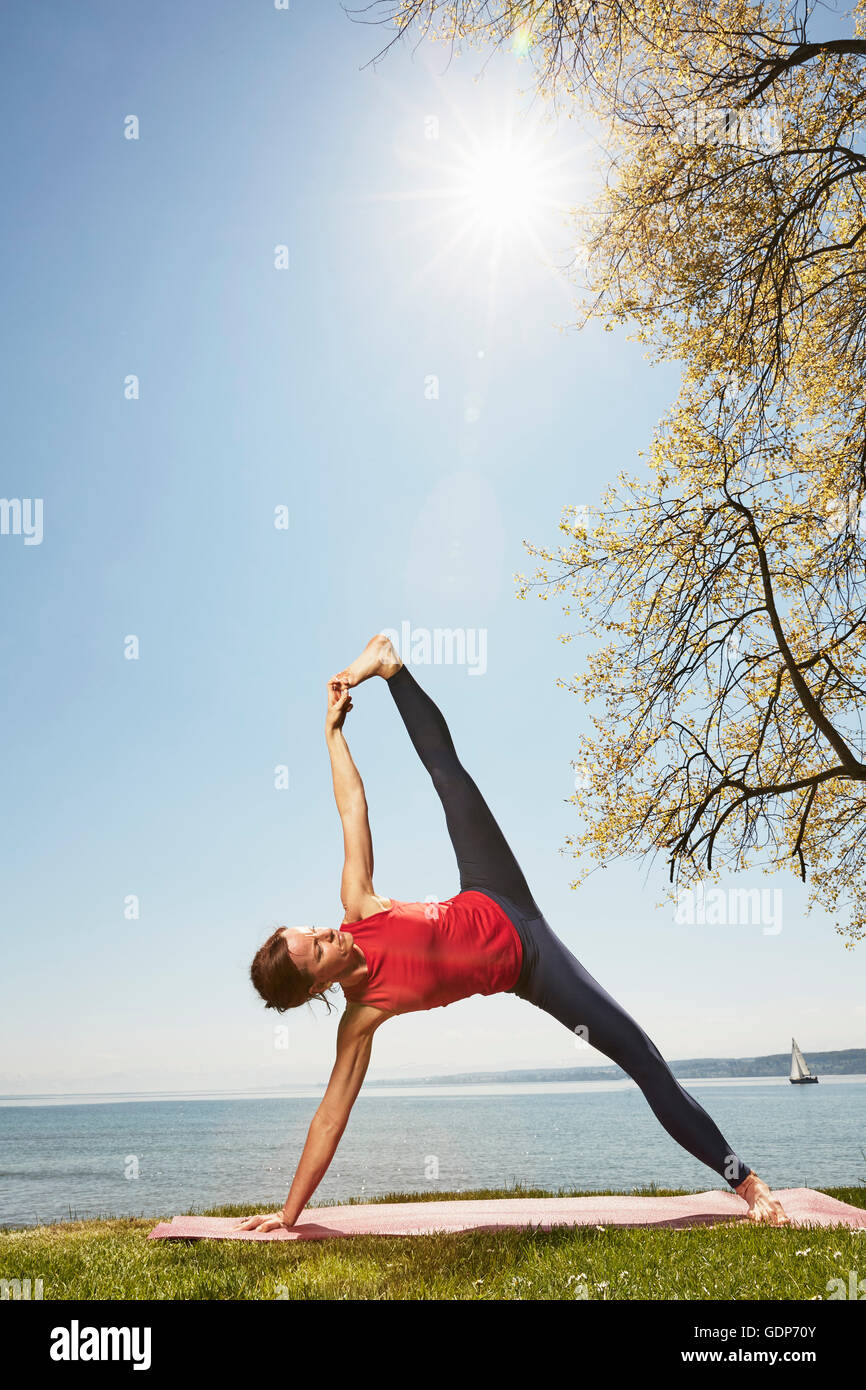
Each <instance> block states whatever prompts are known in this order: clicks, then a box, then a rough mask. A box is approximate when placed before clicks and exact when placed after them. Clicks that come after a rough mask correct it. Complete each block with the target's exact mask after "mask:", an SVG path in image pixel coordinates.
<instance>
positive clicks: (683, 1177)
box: [0, 1076, 866, 1226]
mask: <svg viewBox="0 0 866 1390" xmlns="http://www.w3.org/2000/svg"><path fill="white" fill-rule="evenodd" d="M681 1084H682V1085H683V1086H684V1087H685V1089H686V1090H687V1091H689V1092H690V1093H691V1094H692V1095H693V1096H694V1097H695V1098H696V1099H697V1100H698V1101H699V1102H700V1103H701V1105H703V1106H704V1108H705V1109H706V1110H707V1111H708V1112H709V1114H710V1115H711V1116H712V1118H713V1119H714V1120H715V1122H716V1124H717V1125H718V1126H719V1128H720V1129H721V1131H722V1133H723V1134H724V1136H725V1138H726V1139H727V1140H728V1142H729V1143H730V1144H731V1145H732V1147H733V1148H734V1149H735V1151H736V1152H737V1153H738V1154H739V1155H740V1157H741V1158H742V1159H743V1160H744V1162H746V1163H748V1164H749V1165H750V1167H752V1168H754V1169H755V1171H756V1172H758V1173H759V1174H760V1175H761V1177H762V1178H764V1180H765V1181H766V1182H768V1183H769V1184H770V1185H771V1186H772V1187H801V1186H808V1187H825V1186H857V1185H859V1184H860V1183H866V1077H864V1076H857V1077H827V1078H825V1079H823V1080H821V1081H820V1082H819V1084H818V1085H817V1086H791V1085H789V1083H788V1081H787V1079H786V1078H782V1077H780V1078H775V1077H772V1078H761V1079H754V1078H749V1079H743V1080H735V1079H728V1078H726V1079H725V1080H719V1081H716V1080H695V1081H689V1080H687V1079H684V1078H683V1079H681ZM320 1096H321V1092H320V1091H313V1090H312V1088H311V1089H310V1090H308V1091H304V1092H280V1093H271V1094H258V1095H243V1094H226V1095H219V1096H213V1095H211V1096H195V1095H189V1096H181V1097H177V1096H174V1097H167V1096H154V1097H148V1098H146V1099H136V1098H133V1097H86V1098H85V1097H82V1098H77V1099H76V1100H75V1101H74V1102H71V1101H70V1100H69V1099H65V1098H61V1097H57V1098H53V1099H52V1100H51V1101H49V1102H48V1103H46V1100H45V1098H40V1097H33V1098H18V1097H6V1098H2V1097H0V1225H4V1226H9V1225H30V1224H35V1223H37V1222H49V1221H57V1220H63V1219H68V1218H69V1217H70V1216H76V1217H90V1216H103V1215H116V1216H120V1215H133V1216H148V1217H150V1216H152V1217H155V1218H156V1217H164V1216H171V1215H173V1214H175V1213H177V1212H185V1211H190V1210H191V1209H193V1208H199V1209H200V1208H202V1207H208V1206H216V1205H219V1204H222V1203H243V1204H245V1205H248V1206H249V1210H250V1211H251V1212H254V1211H267V1210H276V1209H277V1208H279V1207H281V1206H282V1204H283V1202H284V1201H285V1199H286V1195H287V1193H288V1190H289V1186H290V1184H291V1180H292V1177H293V1176H294V1172H295V1167H296V1165H297V1162H298V1159H299V1157H300V1154H301V1150H302V1148H303V1145H304V1141H305V1138H306V1134H307V1128H308V1126H309V1123H310V1120H311V1119H312V1116H313V1113H314V1111H315V1109H316V1106H317V1105H318V1102H319V1099H320ZM652 1182H654V1183H656V1184H658V1185H659V1186H664V1187H686V1188H697V1189H701V1190H707V1189H712V1188H719V1187H725V1186H726V1184H725V1182H724V1180H723V1179H722V1178H720V1177H719V1176H718V1175H717V1174H715V1173H714V1172H713V1170H712V1169H710V1168H707V1167H706V1166H705V1165H704V1164H702V1163H699V1162H698V1161H697V1159H694V1158H692V1156H691V1155H690V1154H688V1153H686V1152H685V1151H684V1150H683V1149H681V1148H680V1147H679V1145H678V1144H676V1143H675V1142H674V1140H673V1139H671V1137H670V1136H669V1135H668V1134H667V1132H666V1131H665V1130H664V1129H663V1128H662V1127H661V1125H660V1124H659V1123H658V1121H657V1120H656V1118H655V1116H654V1115H653V1113H652V1111H651V1110H650V1108H649V1106H648V1105H647V1103H646V1101H645V1100H644V1097H643V1095H642V1094H641V1092H640V1091H639V1090H638V1089H637V1087H636V1086H635V1085H634V1083H633V1082H631V1081H628V1080H627V1081H620V1082H611V1083H608V1082H571V1083H554V1082H551V1083H539V1084H508V1085H494V1084H490V1085H483V1086H468V1085H460V1086H415V1087H412V1086H405V1087H399V1088H398V1087H387V1088H385V1087H382V1088H380V1089H378V1090H377V1089H376V1088H375V1087H373V1086H371V1087H369V1088H367V1087H365V1088H364V1090H363V1091H362V1092H361V1094H360V1096H359V1097H358V1100H357V1101H356V1102H355V1106H354V1109H353V1111H352V1115H351V1117H350V1120H349V1124H348V1127H347V1129H346V1131H345V1133H344V1134H343V1137H342V1139H341V1141H340V1146H339V1148H338V1149H337V1152H336V1155H335V1156H334V1160H333V1163H332V1164H331V1168H330V1170H329V1172H328V1173H327V1174H326V1175H325V1177H324V1179H323V1180H322V1182H321V1184H320V1186H319V1187H318V1189H317V1191H316V1193H315V1194H314V1196H313V1198H312V1199H311V1202H310V1205H313V1206H315V1205H316V1204H317V1203H318V1202H326V1201H344V1200H346V1199H347V1198H348V1197H372V1196H379V1195H381V1194H383V1193H386V1192H394V1191H400V1192H420V1191H431V1190H432V1191H436V1190H440V1191H451V1190H460V1191H463V1190H469V1189H472V1188H483V1187H509V1186H511V1185H513V1184H514V1183H521V1184H523V1185H526V1186H533V1187H544V1188H547V1189H549V1190H552V1191H556V1190H558V1189H559V1188H579V1189H581V1190H586V1191H591V1190H593V1189H599V1188H604V1187H614V1188H625V1189H629V1188H632V1187H637V1186H642V1185H645V1184H648V1183H652Z"/></svg>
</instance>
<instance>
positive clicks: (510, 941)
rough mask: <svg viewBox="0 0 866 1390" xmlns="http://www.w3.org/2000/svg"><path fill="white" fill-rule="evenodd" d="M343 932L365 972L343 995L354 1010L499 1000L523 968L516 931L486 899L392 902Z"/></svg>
mask: <svg viewBox="0 0 866 1390" xmlns="http://www.w3.org/2000/svg"><path fill="white" fill-rule="evenodd" d="M345 927H346V930H347V931H350V932H351V933H352V936H353V937H354V938H355V941H356V942H357V944H358V945H359V946H360V948H361V950H362V951H363V953H364V957H365V959H366V961H367V970H368V972H369V973H368V976H367V979H366V980H365V981H364V982H363V984H361V985H359V986H356V987H354V988H352V989H344V990H343V993H344V994H345V996H346V998H347V999H348V1000H350V1001H351V1002H352V1003H353V1004H375V1006H376V1008H378V1009H385V1010H387V1011H388V1012H389V1013H397V1014H407V1013H414V1012H415V1011H417V1010H418V1009H438V1008H442V1007H444V1005H446V1004H453V1003H454V1001H455V1000H456V999H465V998H467V997H468V996H469V995H470V994H498V993H500V992H501V991H502V990H507V989H511V988H513V986H514V985H516V983H517V979H518V976H519V975H520V970H521V966H522V964H523V946H522V945H521V941H520V937H519V936H518V934H517V929H516V928H515V926H514V924H513V923H512V922H511V921H510V920H509V918H508V917H507V916H506V915H505V913H504V912H503V910H502V908H501V907H500V906H499V904H498V903H496V902H494V901H493V899H492V898H488V897H487V896H486V894H484V893H479V892H469V893H458V894H457V895H456V897H453V898H449V899H448V900H447V901H446V902H442V903H437V902H427V903H404V902H398V901H397V900H396V899H394V898H392V899H391V906H390V907H389V908H388V909H387V910H386V911H384V912H376V913H374V915H373V916H372V917H366V918H364V920H363V921H361V922H346V923H345Z"/></svg>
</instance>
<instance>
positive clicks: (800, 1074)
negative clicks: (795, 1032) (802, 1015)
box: [789, 1038, 818, 1086]
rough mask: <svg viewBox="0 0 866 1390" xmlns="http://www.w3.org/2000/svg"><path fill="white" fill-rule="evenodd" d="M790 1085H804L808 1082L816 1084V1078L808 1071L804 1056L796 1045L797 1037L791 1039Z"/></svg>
mask: <svg viewBox="0 0 866 1390" xmlns="http://www.w3.org/2000/svg"><path fill="white" fill-rule="evenodd" d="M789 1080H790V1082H791V1085H792V1086H804V1085H807V1084H808V1083H809V1082H814V1083H815V1085H816V1086H817V1084H818V1078H817V1076H813V1075H812V1073H811V1072H810V1070H809V1068H808V1066H807V1064H806V1058H805V1057H804V1056H803V1054H802V1052H801V1051H800V1049H799V1047H798V1046H797V1039H796V1038H792V1039H791V1075H790V1077H789Z"/></svg>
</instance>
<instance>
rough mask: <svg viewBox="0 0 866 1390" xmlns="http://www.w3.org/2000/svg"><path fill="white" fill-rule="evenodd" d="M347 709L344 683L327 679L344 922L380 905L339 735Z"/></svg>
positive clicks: (352, 773) (359, 799) (358, 789)
mask: <svg viewBox="0 0 866 1390" xmlns="http://www.w3.org/2000/svg"><path fill="white" fill-rule="evenodd" d="M351 708H352V697H351V695H350V694H349V687H348V685H346V684H345V683H343V682H341V681H338V680H334V681H331V682H330V683H329V685H328V713H327V716H326V719H325V739H326V741H327V745H328V756H329V757H330V759H331V775H332V778H333V782H334V798H335V800H336V802H337V810H338V811H339V813H340V820H341V821H342V824H343V873H342V878H341V881H340V901H341V902H342V904H343V909H344V911H345V914H346V915H345V917H344V919H343V920H344V921H345V922H357V921H360V919H361V918H362V917H364V916H369V915H370V913H371V912H377V911H379V909H380V907H381V905H382V900H381V899H379V898H377V896H376V892H375V889H374V888H373V838H372V836H371V834H370V820H369V816H368V812H367V797H366V795H365V792H364V783H363V782H362V781H361V774H360V773H359V771H358V769H357V768H356V766H355V764H354V762H353V761H352V755H351V753H350V752H349V745H348V744H347V742H346V739H345V736H344V734H343V723H344V721H345V718H346V715H347V714H348V712H349V710H350V709H351Z"/></svg>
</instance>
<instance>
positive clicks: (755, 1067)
mask: <svg viewBox="0 0 866 1390" xmlns="http://www.w3.org/2000/svg"><path fill="white" fill-rule="evenodd" d="M807 1061H808V1063H809V1066H810V1068H811V1070H812V1072H813V1074H814V1075H815V1076H817V1077H819V1078H820V1079H821V1080H827V1081H830V1080H843V1079H846V1078H851V1079H856V1078H858V1077H860V1078H864V1079H866V1048H850V1049H848V1050H846V1051H841V1052H812V1053H809V1054H808V1056H807ZM670 1066H671V1071H672V1072H673V1074H674V1076H676V1077H677V1078H678V1080H684V1081H760V1080H776V1081H787V1080H788V1070H789V1056H788V1054H787V1053H778V1054H776V1055H774V1056H769V1057H700V1058H686V1059H681V1060H679V1061H675V1062H671V1064H670ZM630 1079H631V1078H630V1077H629V1076H628V1075H627V1074H626V1073H625V1072H624V1071H623V1070H622V1068H620V1067H616V1066H608V1067H533V1068H521V1069H512V1070H509V1071H498V1072H461V1073H459V1074H455V1075H452V1076H447V1075H444V1076H443V1075H438V1076H422V1077H382V1078H378V1079H376V1078H373V1077H370V1078H369V1079H368V1081H367V1083H366V1085H365V1087H364V1088H363V1090H362V1092H361V1095H362V1096H363V1095H365V1094H366V1095H371V1094H372V1095H375V1094H377V1093H379V1092H382V1091H391V1090H397V1089H399V1090H404V1091H405V1090H409V1091H412V1090H416V1089H417V1090H424V1089H426V1088H428V1087H429V1088H431V1089H433V1088H442V1087H453V1088H455V1089H459V1088H461V1087H467V1088H469V1087H478V1086H484V1087H490V1086H493V1087H495V1086H563V1085H564V1086H568V1087H571V1086H573V1085H575V1084H583V1083H587V1082H607V1083H608V1084H610V1083H612V1082H618V1081H629V1080H630ZM326 1085H327V1081H320V1082H318V1083H316V1082H307V1083H304V1082H282V1083H276V1084H274V1085H272V1086H249V1087H244V1086H236V1087H228V1088H226V1089H224V1090H195V1089H193V1088H187V1089H181V1090H176V1091H169V1090H163V1091H66V1092H63V1091H55V1092H36V1091H32V1092H19V1093H14V1092H10V1093H7V1094H4V1095H0V1108H3V1107H12V1106H21V1105H24V1106H27V1105H32V1106H39V1105H98V1104H101V1105H110V1104H118V1105H120V1104H128V1103H131V1102H135V1101H139V1102H147V1101H151V1102H154V1103H156V1102H163V1101H185V1100H188V1101H193V1100H199V1101H200V1100H230V1099H236V1100H279V1099H283V1098H285V1099H288V1098H290V1097H293V1098H295V1099H305V1098H308V1097H309V1098H315V1097H317V1096H320V1095H321V1094H322V1092H323V1091H324V1088H325V1086H326Z"/></svg>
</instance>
